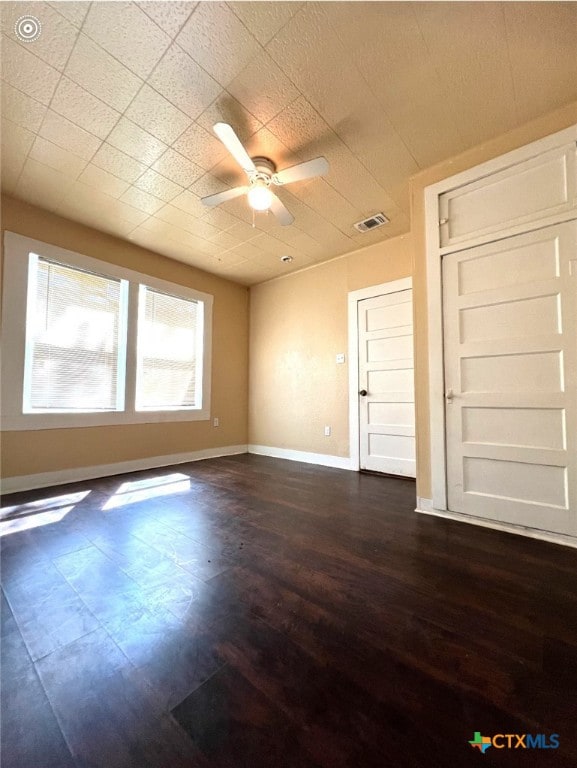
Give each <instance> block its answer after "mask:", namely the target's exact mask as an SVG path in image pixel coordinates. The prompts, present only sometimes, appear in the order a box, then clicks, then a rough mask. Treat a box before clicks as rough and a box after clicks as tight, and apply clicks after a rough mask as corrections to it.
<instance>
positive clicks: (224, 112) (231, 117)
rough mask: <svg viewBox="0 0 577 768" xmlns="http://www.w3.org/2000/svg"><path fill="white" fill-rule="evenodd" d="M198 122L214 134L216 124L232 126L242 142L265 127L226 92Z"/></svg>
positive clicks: (206, 110) (223, 92)
mask: <svg viewBox="0 0 577 768" xmlns="http://www.w3.org/2000/svg"><path fill="white" fill-rule="evenodd" d="M196 122H197V123H198V124H199V125H200V126H202V127H203V128H204V129H205V130H207V131H209V133H211V134H212V130H213V126H214V124H215V123H228V124H229V125H232V127H233V128H234V130H235V133H236V135H237V136H238V138H239V139H240V140H241V141H246V140H247V139H248V138H249V136H252V135H253V133H256V132H257V131H259V130H260V129H261V128H262V127H263V126H262V123H261V122H260V120H257V119H256V117H255V116H254V115H251V113H250V112H248V111H247V110H246V109H245V108H244V107H243V106H242V104H241V103H240V102H239V101H237V100H236V99H235V98H234V97H233V96H231V95H230V94H229V93H227V92H226V91H222V93H221V95H220V96H219V97H218V98H217V99H216V101H214V102H213V103H212V104H211V105H210V107H208V109H205V111H204V112H203V113H202V115H200V117H198V118H197V120H196Z"/></svg>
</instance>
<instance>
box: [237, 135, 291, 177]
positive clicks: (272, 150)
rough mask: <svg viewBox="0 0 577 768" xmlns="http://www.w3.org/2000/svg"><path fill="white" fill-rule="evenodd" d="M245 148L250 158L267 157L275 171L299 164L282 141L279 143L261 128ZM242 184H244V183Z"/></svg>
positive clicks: (273, 136)
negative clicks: (275, 167)
mask: <svg viewBox="0 0 577 768" xmlns="http://www.w3.org/2000/svg"><path fill="white" fill-rule="evenodd" d="M245 146H246V149H247V151H248V153H249V155H250V156H251V157H255V156H257V155H261V156H264V157H269V158H270V159H271V160H272V161H273V162H274V163H275V164H276V166H277V170H281V169H282V168H288V167H289V166H291V165H295V164H296V163H298V162H299V158H298V157H297V156H296V155H295V154H294V153H293V152H291V151H290V150H289V149H288V147H286V146H285V145H284V144H283V143H282V141H279V140H278V139H277V137H276V136H275V135H274V134H273V133H271V132H270V131H269V130H268V128H261V130H260V131H258V132H257V133H255V134H254V136H251V137H250V138H249V139H248V141H247V142H246V143H245ZM242 183H243V184H244V181H243V182H242Z"/></svg>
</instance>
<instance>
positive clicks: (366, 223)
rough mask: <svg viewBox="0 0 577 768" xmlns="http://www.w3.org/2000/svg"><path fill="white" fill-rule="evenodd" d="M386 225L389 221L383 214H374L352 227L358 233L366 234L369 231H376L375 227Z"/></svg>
mask: <svg viewBox="0 0 577 768" xmlns="http://www.w3.org/2000/svg"><path fill="white" fill-rule="evenodd" d="M388 223H389V220H388V219H387V217H386V216H385V214H384V213H375V215H374V216H369V218H368V219H364V220H363V221H357V223H356V224H353V226H354V228H355V229H358V231H359V232H368V231H369V229H376V228H377V227H382V226H383V224H388Z"/></svg>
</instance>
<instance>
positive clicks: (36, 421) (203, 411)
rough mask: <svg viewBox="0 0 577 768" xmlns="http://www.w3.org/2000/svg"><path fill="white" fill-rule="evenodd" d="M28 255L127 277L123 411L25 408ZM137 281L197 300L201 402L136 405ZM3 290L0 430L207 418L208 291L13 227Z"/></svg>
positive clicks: (6, 241) (6, 248)
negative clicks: (200, 333)
mask: <svg viewBox="0 0 577 768" xmlns="http://www.w3.org/2000/svg"><path fill="white" fill-rule="evenodd" d="M30 254H36V255H38V256H40V257H42V258H45V259H48V260H51V261H56V262H59V263H61V264H63V265H65V266H70V267H72V268H77V269H82V270H85V271H88V272H95V273H97V274H100V275H103V276H105V277H111V278H116V279H119V280H126V281H127V282H128V311H127V316H126V320H127V322H126V348H125V370H124V372H122V371H119V377H122V376H124V387H125V389H124V409H123V410H117V411H112V410H111V411H83V412H74V413H71V412H66V411H60V412H40V411H37V412H33V413H24V411H23V400H24V361H25V354H26V316H27V304H28V277H29V264H30V258H29V256H30ZM141 285H145V286H147V287H149V288H152V289H153V290H158V291H161V292H162V293H166V294H169V295H172V296H176V297H178V298H182V299H188V300H193V301H197V302H199V303H200V304H201V305H202V312H201V315H202V326H203V353H202V377H201V382H200V386H201V405H200V407H188V408H181V409H174V408H171V409H167V410H148V409H147V410H136V370H137V346H136V345H137V337H138V296H139V290H140V286H141ZM2 293H3V301H2V347H3V353H2V372H1V382H2V429H4V430H6V431H23V430H38V429H68V428H74V427H96V426H112V425H119V424H150V423H157V422H170V421H173V422H174V421H207V420H208V419H209V418H210V394H211V392H210V390H211V386H210V385H211V362H212V310H213V301H214V298H213V296H212V295H210V294H208V293H203V292H201V291H197V290H195V289H193V288H189V287H187V286H184V285H180V284H178V283H172V282H169V281H167V280H162V279H160V278H157V277H154V276H152V275H146V274H144V273H141V272H137V271H135V270H132V269H128V268H126V267H122V266H119V265H117V264H113V263H111V262H107V261H102V260H100V259H96V258H94V257H92V256H85V255H83V254H80V253H76V252H75V251H69V250H66V249H64V248H60V247H59V246H55V245H51V244H49V243H43V242H41V241H39V240H34V239H32V238H29V237H25V236H23V235H19V234H16V233H14V232H5V233H4V274H3V292H2Z"/></svg>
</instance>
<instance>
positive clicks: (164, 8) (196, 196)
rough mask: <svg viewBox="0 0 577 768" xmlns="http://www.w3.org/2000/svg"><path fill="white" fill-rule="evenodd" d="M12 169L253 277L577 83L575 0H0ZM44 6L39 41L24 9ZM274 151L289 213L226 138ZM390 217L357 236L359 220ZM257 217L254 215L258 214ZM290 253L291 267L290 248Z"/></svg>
mask: <svg viewBox="0 0 577 768" xmlns="http://www.w3.org/2000/svg"><path fill="white" fill-rule="evenodd" d="M0 12H1V15H2V30H3V41H2V42H3V45H2V53H1V58H2V78H3V92H2V116H3V135H2V147H3V153H2V187H3V190H5V191H6V192H8V193H9V194H13V195H15V196H17V197H20V198H22V199H25V200H28V201H30V202H32V203H34V204H36V205H39V206H41V207H44V208H47V209H49V210H55V211H56V212H58V213H59V214H61V215H63V216H66V217H69V218H71V219H74V220H77V221H80V222H83V223H85V224H87V225H89V226H92V227H96V228H100V229H102V230H103V231H106V232H110V233H112V234H115V235H116V236H118V237H122V238H126V239H127V240H131V241H132V242H136V243H139V244H141V245H143V246H145V247H148V248H150V249H152V250H156V251H158V252H160V253H163V254H165V255H166V256H168V257H170V258H175V259H179V260H181V261H184V262H186V263H188V264H193V265H195V266H199V267H202V268H204V269H207V270H209V271H214V272H215V273H217V274H222V275H225V276H227V277H229V278H231V279H234V280H239V281H240V282H243V283H246V284H250V283H253V282H255V281H259V280H263V279H268V278H269V277H273V276H275V275H277V274H286V273H287V272H291V271H293V270H295V269H299V268H301V267H303V266H306V265H309V264H312V263H318V262H321V261H324V260H326V259H330V258H333V257H334V256H337V255H340V254H342V253H346V252H349V251H351V250H354V249H356V248H359V247H362V246H363V245H368V244H370V243H373V242H380V241H382V240H385V239H387V238H388V237H393V236H395V235H397V234H400V233H403V232H406V231H407V230H408V228H409V218H408V217H409V195H408V179H409V176H410V175H411V174H413V173H415V172H416V171H418V170H419V169H420V168H423V167H427V166H429V165H432V164H434V163H437V162H439V161H440V160H442V159H444V158H446V157H449V156H452V155H455V154H457V153H459V152H461V151H463V150H464V149H467V148H468V147H470V146H473V145H474V144H476V143H478V142H481V141H485V140H487V139H489V138H491V137H492V136H495V135H498V134H500V133H503V132H504V131H507V130H510V129H511V128H513V127H515V126H517V125H521V124H522V123H523V122H525V121H526V120H528V119H530V118H533V117H535V116H537V115H539V114H543V113H544V112H546V111H548V110H551V109H554V108H555V107H559V106H562V105H563V104H565V103H568V102H569V101H573V100H576V99H577V57H576V56H575V50H577V4H575V3H557V2H549V3H499V2H495V3H460V2H456V3H445V2H440V3H419V2H416V3H384V2H383V3H364V2H354V3H353V2H342V3H317V2H307V3H300V2H291V3H286V2H278V3H277V2H274V3H273V2H246V3H245V2H239V3H237V2H230V3H223V2H205V3H195V2H141V3H130V2H114V3H112V2H102V1H101V0H95V2H93V3H83V2H54V3H43V2H37V3H34V2H32V3H29V2H16V3H3V4H0ZM24 14H32V15H35V16H37V17H38V18H39V20H40V21H41V23H42V32H41V35H40V37H39V38H38V40H36V41H35V42H28V43H26V42H23V41H20V40H18V39H17V37H16V35H15V30H14V22H15V20H16V19H17V18H18V17H19V16H20V15H24ZM219 121H220V122H227V123H230V124H231V125H233V126H234V128H235V130H236V132H237V134H238V135H239V136H240V138H241V140H242V141H243V142H244V143H245V145H246V147H247V149H248V151H249V153H250V154H251V155H252V156H255V155H265V156H269V157H270V158H271V159H272V160H273V161H274V162H275V163H276V164H277V167H278V168H279V169H282V168H285V167H288V166H290V165H294V164H295V163H298V162H302V161H305V160H309V159H312V158H313V157H317V156H320V155H324V156H325V157H326V158H327V159H328V161H329V165H330V169H329V172H328V174H327V176H326V177H325V178H322V179H316V180H306V181H303V182H298V183H296V184H293V185H290V186H287V187H285V188H282V189H280V190H279V197H280V198H281V199H282V200H283V202H284V203H285V204H286V206H287V207H288V208H289V210H290V211H291V212H292V214H293V216H294V217H295V222H294V224H293V225H292V226H289V227H281V226H280V225H279V223H278V221H277V220H276V219H275V218H274V216H272V214H269V215H266V214H254V213H253V212H252V211H251V210H250V209H249V208H248V205H247V202H246V199H245V198H238V199H235V200H232V201H229V202H228V203H225V204H224V205H222V206H220V207H218V208H216V209H208V208H206V207H205V206H203V204H202V202H201V197H202V196H205V195H209V194H213V193H215V192H218V191H222V190H225V189H228V188H230V187H234V186H237V185H244V184H245V182H246V176H245V175H244V173H243V172H242V170H241V169H240V168H239V167H238V166H237V164H236V163H235V161H234V160H233V159H232V158H231V157H230V156H229V155H228V153H227V152H226V150H225V149H224V147H223V146H222V144H221V143H220V141H218V139H217V138H216V137H215V136H214V134H213V132H212V126H213V125H214V123H215V122H219ZM378 211H382V212H383V213H385V214H386V215H387V216H388V217H389V219H390V223H389V224H387V225H386V226H385V227H382V228H381V229H379V230H376V231H374V232H370V233H368V234H366V235H361V234H359V233H357V232H356V231H355V230H354V229H353V226H352V225H353V224H354V222H355V221H357V220H359V219H361V218H365V217H366V216H369V215H371V214H373V213H376V212H378ZM253 225H254V226H253ZM283 254H288V255H291V256H293V262H291V263H290V264H288V265H286V264H283V263H281V262H280V256H282V255H283Z"/></svg>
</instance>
